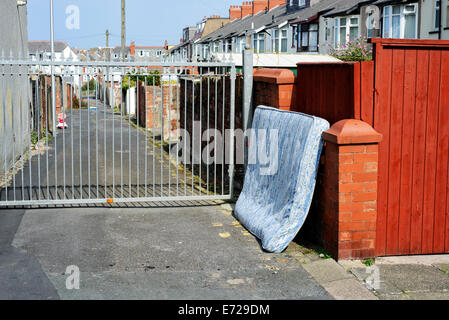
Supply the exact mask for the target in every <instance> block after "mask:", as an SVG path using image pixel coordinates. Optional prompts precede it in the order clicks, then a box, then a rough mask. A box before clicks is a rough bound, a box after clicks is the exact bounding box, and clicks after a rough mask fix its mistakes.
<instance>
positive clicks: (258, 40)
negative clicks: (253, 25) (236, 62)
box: [253, 32, 265, 53]
mask: <svg viewBox="0 0 449 320" xmlns="http://www.w3.org/2000/svg"><path fill="white" fill-rule="evenodd" d="M253 39H254V52H258V53H263V52H265V33H263V32H262V33H256V34H255V35H254V38H253Z"/></svg>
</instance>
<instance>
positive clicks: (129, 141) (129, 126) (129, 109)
mask: <svg viewBox="0 0 449 320" xmlns="http://www.w3.org/2000/svg"><path fill="white" fill-rule="evenodd" d="M129 89H131V74H129ZM128 158H129V162H128V181H129V186H128V187H129V194H130V196H131V194H132V193H131V191H132V190H131V185H132V180H131V166H132V163H131V98H130V99H129V104H128Z"/></svg>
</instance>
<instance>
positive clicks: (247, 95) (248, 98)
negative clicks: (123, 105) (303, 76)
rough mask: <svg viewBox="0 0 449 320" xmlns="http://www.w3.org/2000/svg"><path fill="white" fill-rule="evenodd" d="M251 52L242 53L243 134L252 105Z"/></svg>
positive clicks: (247, 124) (246, 156)
mask: <svg viewBox="0 0 449 320" xmlns="http://www.w3.org/2000/svg"><path fill="white" fill-rule="evenodd" d="M253 64H254V63H253V50H250V49H249V48H246V49H245V50H244V52H243V132H246V131H247V130H248V128H249V127H250V126H251V115H252V112H251V110H252V107H253V106H252V103H253ZM247 142H248V137H247V136H246V135H245V143H244V154H245V156H244V159H245V168H246V164H247V163H248V148H247Z"/></svg>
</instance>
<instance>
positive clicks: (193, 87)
mask: <svg viewBox="0 0 449 320" xmlns="http://www.w3.org/2000/svg"><path fill="white" fill-rule="evenodd" d="M200 142H201V141H200ZM194 175H195V75H193V77H192V196H193V195H194V189H195V184H194V179H193V177H194Z"/></svg>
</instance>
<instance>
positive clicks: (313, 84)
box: [292, 61, 374, 125]
mask: <svg viewBox="0 0 449 320" xmlns="http://www.w3.org/2000/svg"><path fill="white" fill-rule="evenodd" d="M296 90H297V96H296V97H297V98H296V99H297V103H296V107H295V108H292V109H294V110H293V111H298V112H304V113H307V114H312V115H315V116H319V117H321V118H324V119H326V120H328V121H329V122H330V123H331V125H332V124H334V123H335V122H337V121H340V120H343V119H361V120H363V121H365V122H367V123H369V124H370V125H372V124H373V120H374V108H373V99H374V97H373V92H374V62H373V61H364V62H357V63H345V62H336V63H300V64H298V79H297V89H296Z"/></svg>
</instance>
